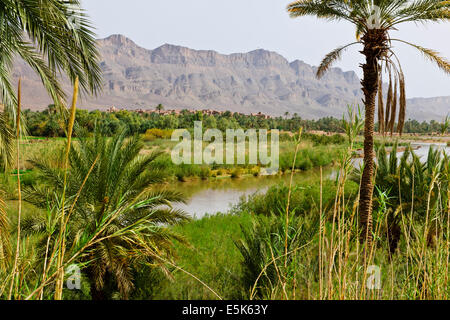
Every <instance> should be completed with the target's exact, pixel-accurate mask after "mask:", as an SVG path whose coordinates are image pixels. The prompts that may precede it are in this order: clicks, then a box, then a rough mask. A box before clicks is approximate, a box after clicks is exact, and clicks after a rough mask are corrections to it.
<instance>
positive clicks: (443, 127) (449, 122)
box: [440, 115, 450, 136]
mask: <svg viewBox="0 0 450 320" xmlns="http://www.w3.org/2000/svg"><path fill="white" fill-rule="evenodd" d="M449 127H450V116H449V115H447V116H446V117H445V119H444V120H443V121H442V123H441V124H440V131H441V135H442V136H444V135H445V134H446V133H447V131H448V128H449Z"/></svg>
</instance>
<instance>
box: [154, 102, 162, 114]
mask: <svg viewBox="0 0 450 320" xmlns="http://www.w3.org/2000/svg"><path fill="white" fill-rule="evenodd" d="M156 110H158V113H159V114H161V111H163V110H164V106H163V105H162V104H161V103H160V104H158V105H157V106H156Z"/></svg>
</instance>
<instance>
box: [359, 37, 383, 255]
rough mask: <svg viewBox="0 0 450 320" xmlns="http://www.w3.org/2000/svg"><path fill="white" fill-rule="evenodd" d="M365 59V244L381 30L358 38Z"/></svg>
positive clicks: (368, 237)
mask: <svg viewBox="0 0 450 320" xmlns="http://www.w3.org/2000/svg"><path fill="white" fill-rule="evenodd" d="M362 41H363V42H364V50H363V51H362V54H364V56H365V57H366V63H365V64H364V65H363V66H362V69H363V74H364V75H363V80H362V81H361V84H362V90H363V93H364V105H365V125H364V170H363V174H362V178H361V186H360V198H359V213H360V226H361V232H362V233H361V240H363V241H364V240H366V241H367V245H368V247H370V245H371V243H372V198H373V188H374V182H373V174H374V157H375V152H374V149H373V136H374V127H375V98H376V95H377V92H378V58H379V57H380V56H381V55H382V54H383V52H384V48H385V47H384V44H385V41H386V35H385V34H384V32H382V31H381V30H370V31H369V32H367V33H366V34H365V35H364V37H363V38H362Z"/></svg>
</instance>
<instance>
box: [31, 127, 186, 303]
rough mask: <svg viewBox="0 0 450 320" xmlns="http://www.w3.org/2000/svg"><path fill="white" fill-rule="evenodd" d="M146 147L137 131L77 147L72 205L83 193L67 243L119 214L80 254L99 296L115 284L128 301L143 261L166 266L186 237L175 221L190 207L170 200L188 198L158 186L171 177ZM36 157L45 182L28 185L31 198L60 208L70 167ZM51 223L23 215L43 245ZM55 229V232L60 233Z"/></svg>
mask: <svg viewBox="0 0 450 320" xmlns="http://www.w3.org/2000/svg"><path fill="white" fill-rule="evenodd" d="M143 147H144V144H143V142H142V140H141V139H140V137H139V136H138V135H135V136H132V137H130V138H127V137H126V131H125V130H122V131H121V132H120V133H118V134H116V135H114V136H113V137H112V138H106V137H104V136H102V135H101V132H100V130H97V132H96V134H95V137H94V138H91V139H88V138H82V139H80V141H79V143H78V144H77V145H75V146H74V148H73V149H72V151H71V153H70V172H69V174H68V177H69V178H68V183H67V186H66V195H67V199H68V203H67V206H70V204H71V203H72V202H73V200H74V198H75V197H76V195H77V194H78V193H79V191H80V190H81V193H79V197H78V200H77V204H76V206H75V207H74V208H75V209H74V212H73V214H72V216H71V218H70V221H69V228H68V229H69V233H68V247H70V248H78V247H79V244H78V243H79V242H80V241H81V240H82V239H86V238H89V237H92V235H93V234H95V233H96V232H98V226H99V225H101V224H102V223H103V222H104V221H105V220H107V219H110V218H111V217H114V218H113V221H112V223H110V224H109V225H108V227H107V228H105V229H104V230H102V231H101V234H100V235H99V238H101V239H103V240H101V241H99V242H98V243H96V244H95V245H93V246H91V247H90V248H88V249H87V251H86V252H84V254H83V255H82V256H81V258H80V259H79V260H78V263H81V264H83V265H87V267H86V268H85V273H86V276H87V279H88V281H89V283H90V290H91V296H92V298H93V299H107V298H110V297H111V293H112V290H118V291H119V292H120V294H121V296H122V298H125V299H126V298H127V297H128V296H129V294H130V292H131V290H132V289H133V270H138V269H139V266H144V265H148V266H154V265H159V266H160V267H162V268H164V269H165V267H164V263H162V260H161V259H160V258H163V259H170V258H171V254H172V250H171V243H172V242H171V240H172V239H179V240H181V239H180V237H179V236H178V235H177V234H175V233H174V232H173V231H172V229H170V228H169V226H170V225H174V224H177V223H180V222H182V221H185V220H187V219H188V217H187V215H186V214H185V213H184V212H183V211H181V210H175V209H173V208H172V207H171V202H173V201H175V202H179V201H183V198H182V196H181V195H180V194H178V193H175V192H170V191H164V190H162V189H161V187H160V186H157V185H156V184H157V183H160V182H162V181H163V178H164V175H163V174H162V172H161V171H159V170H158V169H157V168H156V166H157V165H156V164H155V160H156V159H157V157H158V156H159V153H152V154H148V155H140V152H141V150H142V148H143ZM33 163H34V164H35V166H36V167H37V168H38V169H39V172H40V177H39V178H40V179H42V180H41V181H42V182H43V183H44V186H43V187H39V188H36V187H33V188H31V189H29V190H27V195H28V196H27V201H29V202H31V203H33V204H35V205H36V206H39V207H42V208H48V207H52V206H57V205H56V202H57V201H58V200H57V199H54V197H50V196H51V195H54V194H61V192H62V189H63V188H64V179H63V171H62V170H61V169H60V168H57V167H55V166H54V165H52V164H50V163H47V162H45V161H42V160H36V161H33ZM94 163H95V166H94V167H93V170H92V172H91V173H90V175H89V170H90V168H91V166H92V164H94ZM86 177H88V179H87V180H86V181H85V182H84V180H85V178H86ZM49 195H50V196H49ZM49 198H50V199H51V200H50V201H53V202H55V203H54V204H53V205H49V203H48V201H47V200H45V199H49ZM47 221H48V220H46V219H45V216H38V215H34V216H32V217H29V218H28V219H27V220H26V221H24V234H25V235H27V233H30V232H32V233H40V234H42V235H43V237H42V241H41V246H40V247H41V248H45V243H46V241H47V236H48V235H47V234H46V230H48V229H49V228H48V226H47V224H48V223H47ZM58 228H59V226H58ZM53 234H54V235H55V236H56V235H57V234H58V231H55V232H53ZM41 250H45V249H41ZM42 256H44V255H42ZM165 271H166V272H168V270H167V269H165Z"/></svg>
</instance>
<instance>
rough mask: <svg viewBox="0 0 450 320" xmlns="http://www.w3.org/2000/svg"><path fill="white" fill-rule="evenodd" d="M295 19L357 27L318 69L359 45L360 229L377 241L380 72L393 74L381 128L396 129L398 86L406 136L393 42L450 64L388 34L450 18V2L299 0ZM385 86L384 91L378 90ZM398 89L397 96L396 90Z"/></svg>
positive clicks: (291, 8)
mask: <svg viewBox="0 0 450 320" xmlns="http://www.w3.org/2000/svg"><path fill="white" fill-rule="evenodd" d="M287 10H288V12H289V13H290V15H291V17H293V18H296V17H302V16H307V15H311V16H316V17H318V18H323V19H327V20H336V21H342V20H344V21H348V22H350V23H352V24H353V25H355V27H356V36H357V40H356V41H355V42H353V43H350V44H347V45H345V46H342V47H339V48H337V49H335V50H333V51H331V52H330V53H329V54H327V55H326V56H325V58H324V59H323V61H322V63H321V64H320V66H319V68H318V70H317V77H319V78H320V77H321V76H322V75H323V74H324V73H325V72H326V71H327V70H328V69H329V68H330V66H331V65H332V64H333V62H335V61H337V60H338V59H339V58H340V57H341V55H342V53H343V52H344V51H345V50H346V49H347V48H348V47H350V46H352V45H355V44H360V45H362V46H363V50H362V51H361V53H362V54H363V55H364V56H365V60H366V61H365V63H364V64H363V65H362V69H363V79H362V81H361V85H362V91H363V94H364V105H365V128H364V170H363V173H362V177H361V187H360V200H359V212H360V225H361V229H362V231H363V232H362V239H367V241H368V243H370V242H371V240H372V197H373V188H374V184H373V174H374V155H375V152H374V148H373V147H374V141H373V136H374V123H375V100H376V96H377V93H379V97H380V99H379V101H380V102H381V101H382V97H383V95H382V92H381V91H382V90H381V88H382V86H380V83H382V78H381V74H382V71H383V69H384V70H385V71H386V73H387V74H388V76H389V79H390V81H389V82H390V85H389V92H388V95H387V96H388V98H387V101H386V106H384V104H383V103H379V104H378V106H379V108H378V119H379V122H380V128H381V130H382V131H384V128H386V129H388V130H390V131H391V132H392V131H393V128H394V122H395V118H396V110H395V109H396V103H397V86H398V87H399V90H398V92H399V112H398V125H397V129H398V131H399V132H400V133H402V130H403V125H404V121H405V111H406V95H405V80H404V76H403V72H402V69H401V65H400V61H399V59H398V58H397V56H396V55H395V53H394V51H393V50H392V43H393V42H394V41H397V42H401V43H404V44H408V45H410V46H412V47H413V48H415V49H417V50H419V51H420V52H421V53H422V54H423V55H424V56H425V57H426V58H427V59H429V60H431V61H432V62H435V63H436V64H437V66H438V67H439V68H441V69H442V70H443V71H444V72H446V73H449V74H450V63H449V62H448V61H447V60H445V59H444V58H441V57H440V56H439V55H438V53H437V52H435V51H433V50H431V49H427V48H423V47H421V46H419V45H416V44H412V43H410V42H407V41H404V40H400V39H392V38H391V37H390V35H389V32H390V31H392V30H395V29H396V28H397V26H398V25H399V24H401V23H405V22H416V23H417V22H421V23H425V22H430V21H432V22H439V21H448V20H449V19H450V2H449V1H443V0H416V1H407V0H371V1H367V0H364V1H363V0H335V1H328V0H299V1H295V2H293V3H291V4H289V5H288V7H287ZM379 88H380V90H378V89H379ZM393 90H395V92H394V93H393V92H392V91H393Z"/></svg>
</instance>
